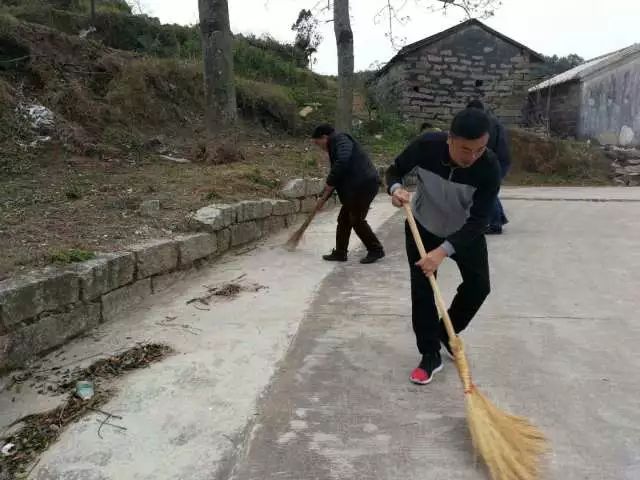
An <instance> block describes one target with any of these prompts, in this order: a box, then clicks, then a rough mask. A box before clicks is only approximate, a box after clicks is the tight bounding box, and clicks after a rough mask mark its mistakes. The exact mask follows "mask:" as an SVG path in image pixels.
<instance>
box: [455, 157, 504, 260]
mask: <svg viewBox="0 0 640 480" xmlns="http://www.w3.org/2000/svg"><path fill="white" fill-rule="evenodd" d="M491 165H492V167H493V168H492V169H491V171H490V172H489V174H488V175H486V176H485V178H484V180H483V182H482V183H480V185H478V188H476V191H475V192H474V194H473V203H472V204H471V209H470V211H469V218H468V219H467V221H466V222H465V224H464V225H463V226H462V228H461V229H460V230H458V231H457V232H454V233H452V234H451V235H449V236H448V237H447V239H446V240H447V241H449V243H451V245H453V248H454V249H455V250H456V252H460V251H462V250H464V249H465V248H466V247H467V246H468V245H469V244H471V243H472V242H473V241H474V240H476V239H477V238H478V237H479V236H480V235H482V234H484V233H485V232H486V230H487V226H488V225H489V219H490V218H491V214H492V212H493V207H494V205H495V201H496V197H497V195H498V192H499V190H500V172H499V168H498V164H497V162H495V161H493V162H492V163H491Z"/></svg>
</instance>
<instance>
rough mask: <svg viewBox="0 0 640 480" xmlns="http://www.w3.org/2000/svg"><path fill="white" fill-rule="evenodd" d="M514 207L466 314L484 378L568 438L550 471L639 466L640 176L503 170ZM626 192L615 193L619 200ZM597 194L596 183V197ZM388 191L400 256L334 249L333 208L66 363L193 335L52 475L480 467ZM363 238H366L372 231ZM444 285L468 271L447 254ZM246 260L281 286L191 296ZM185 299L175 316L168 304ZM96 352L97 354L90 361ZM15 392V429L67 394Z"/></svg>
mask: <svg viewBox="0 0 640 480" xmlns="http://www.w3.org/2000/svg"><path fill="white" fill-rule="evenodd" d="M504 196H505V197H506V198H509V200H507V201H506V202H505V204H506V208H507V213H508V215H509V217H510V219H511V221H512V223H511V224H510V225H509V226H508V228H507V233H506V234H505V235H504V236H501V237H491V238H490V241H489V246H490V255H491V266H492V273H493V292H492V294H491V296H490V298H489V300H488V302H487V303H486V304H485V306H484V307H483V309H482V310H481V313H480V314H479V316H478V317H477V318H476V319H475V320H474V322H473V323H472V326H471V328H470V329H469V330H468V331H467V332H466V333H465V334H464V338H465V340H466V343H467V350H468V353H469V355H470V360H471V365H472V373H473V374H474V379H475V380H476V382H477V384H478V385H479V386H480V388H482V389H483V391H484V392H485V393H486V394H488V396H489V397H490V398H492V399H493V400H495V401H496V402H497V403H498V404H499V405H501V406H503V407H504V408H506V409H508V410H510V411H512V412H514V413H518V414H522V415H526V416H528V417H529V418H530V419H531V420H532V421H534V423H536V424H537V425H539V426H540V427H541V428H542V429H543V430H544V431H545V432H546V433H547V435H548V436H549V437H550V439H551V441H552V447H553V453H552V455H550V457H549V459H548V465H549V468H548V475H547V478H549V479H557V480H577V479H580V480H584V479H594V480H596V479H597V480H601V479H603V480H604V479H612V480H613V479H615V480H638V479H640V400H639V399H638V392H640V375H638V370H639V369H640V353H638V350H637V345H639V344H640V322H639V321H638V319H637V318H636V316H637V315H638V308H637V307H638V304H639V301H638V298H640V296H639V295H638V291H639V288H638V287H639V285H640V248H639V245H638V242H639V241H640V203H638V202H639V201H640V189H580V190H577V189H505V191H504ZM608 199H612V200H615V201H607V200H608ZM592 200H599V201H592ZM393 214H394V210H393V209H392V208H391V207H390V206H389V204H388V199H387V198H385V197H384V196H383V197H381V198H380V199H379V200H378V201H377V202H376V204H375V206H374V209H373V211H372V223H373V224H374V225H375V226H376V227H379V231H380V232H381V235H382V237H383V238H384V240H385V245H386V247H387V250H388V254H389V256H388V257H387V258H386V259H385V260H384V261H383V262H381V263H379V264H375V265H371V266H366V267H365V266H361V265H359V264H358V263H357V261H356V260H357V255H356V257H355V258H354V261H351V262H350V263H348V264H343V265H332V264H326V263H323V262H321V261H319V260H318V257H319V255H320V254H321V253H323V252H325V251H327V250H328V249H329V248H330V246H331V243H332V241H333V232H334V219H335V212H330V213H327V214H325V215H323V216H322V217H321V218H319V219H318V222H314V224H313V226H312V229H311V230H310V232H309V234H308V235H307V237H306V242H305V244H304V245H302V247H301V249H300V250H299V251H298V252H297V253H295V254H290V253H286V252H284V251H282V250H281V249H279V248H278V245H280V244H281V243H282V241H283V240H284V239H285V238H286V234H283V235H281V236H279V237H276V238H274V239H272V240H270V241H269V242H267V243H266V244H261V245H258V247H257V248H256V249H255V250H251V251H248V252H246V253H244V254H242V255H234V254H232V255H228V256H226V257H225V258H224V259H223V261H222V262H220V263H218V264H216V265H214V266H213V267H211V268H208V269H206V270H204V271H200V272H198V273H197V274H194V275H191V276H188V277H185V278H184V279H182V281H181V282H180V283H179V284H178V285H177V286H176V287H174V288H173V289H172V290H170V291H169V292H168V293H167V294H166V295H163V296H161V297H158V296H155V297H152V298H151V299H150V301H149V302H148V303H146V304H143V305H140V308H139V309H137V310H135V311H132V312H129V313H127V314H126V315H123V317H122V318H121V319H120V320H119V321H117V322H113V323H110V324H107V325H103V326H101V327H100V329H98V330H97V331H96V332H94V333H93V335H92V336H91V337H90V338H85V339H80V340H78V341H76V342H74V343H73V344H71V345H69V346H67V347H65V348H64V349H63V350H64V354H62V355H61V354H60V352H54V353H53V354H52V355H51V357H49V359H48V360H47V364H48V365H50V366H56V365H57V364H60V363H64V359H66V361H67V362H68V361H69V360H70V359H72V358H76V359H81V358H87V357H93V356H95V355H96V354H108V353H109V352H114V351H117V350H119V349H121V348H125V347H127V346H131V345H133V344H135V342H136V341H143V340H145V341H162V342H167V343H169V344H170V345H172V346H173V347H174V349H175V350H176V354H175V355H173V356H171V357H169V358H167V359H165V360H164V361H163V362H161V363H158V364H155V365H153V366H152V367H151V368H148V369H144V370H140V371H138V372H135V373H133V374H131V375H129V376H126V377H123V378H121V379H119V380H118V381H117V382H116V383H115V384H114V385H113V386H114V387H115V388H116V389H117V392H118V393H117V395H116V396H115V398H114V399H113V400H112V401H111V402H110V403H109V404H108V405H106V406H105V407H104V410H105V411H108V412H111V413H114V414H117V415H120V416H122V417H123V419H122V421H121V422H119V423H120V424H121V425H123V426H125V427H127V430H126V431H118V430H114V429H103V430H102V435H103V437H104V439H102V440H101V439H99V438H98V436H97V426H98V422H97V420H98V419H99V418H101V416H99V415H97V414H96V415H89V416H87V417H86V418H84V419H83V420H82V421H80V422H78V423H77V424H75V425H72V426H71V427H69V428H68V429H67V430H66V431H65V432H64V433H63V434H62V436H61V438H60V439H59V441H58V442H57V443H56V444H55V445H53V446H52V447H51V448H50V449H49V451H48V452H47V453H46V454H45V455H44V456H43V457H42V459H41V461H40V463H39V464H38V465H37V467H36V468H35V469H34V471H33V473H32V475H31V476H30V478H31V479H35V480H58V479H64V480H128V479H135V480H142V479H144V480H146V479H149V480H151V479H154V480H169V479H172V480H173V479H184V480H200V479H203V480H204V479H207V480H211V479H213V480H228V479H234V480H266V479H288V480H331V479H357V480H369V479H371V480H374V479H375V480H383V479H384V480H396V479H403V480H411V479H420V480H431V479H433V480H436V479H437V480H442V479H448V480H449V479H450V480H458V479H460V480H466V479H483V478H485V476H484V475H483V473H482V470H481V469H478V468H476V466H475V465H474V459H473V457H472V455H471V450H470V444H469V439H468V436H467V430H466V423H465V418H464V410H463V404H462V401H463V399H462V394H461V389H460V385H459V383H458V379H457V376H456V373H455V367H454V366H453V364H452V363H448V364H447V365H446V367H445V369H444V371H443V372H442V373H441V374H440V375H439V376H438V377H437V379H436V380H435V381H434V382H433V383H432V384H431V385H429V386H426V387H421V388H419V387H416V386H413V385H411V384H409V382H408V375H409V372H410V370H411V369H412V368H413V367H414V366H415V365H416V363H417V361H418V355H417V351H416V349H415V346H414V338H413V334H412V332H411V326H410V317H409V314H410V305H409V284H408V271H407V268H408V267H407V265H406V260H405V257H404V249H403V232H402V218H401V216H399V214H396V215H395V216H392V215H393ZM355 243H356V242H354V244H355ZM441 273H442V274H441V276H440V279H441V282H442V285H443V287H444V292H445V295H446V296H447V298H449V299H450V298H451V294H452V292H453V289H454V288H455V286H456V283H457V281H458V275H457V272H456V271H455V270H454V267H453V265H451V264H447V265H446V266H445V267H444V268H443V270H442V272H441ZM242 274H246V275H247V276H246V277H245V278H244V280H243V281H244V282H245V283H246V284H252V283H256V284H260V285H263V286H265V287H267V288H266V289H263V290H260V291H258V292H253V293H249V292H247V293H244V294H241V295H240V297H238V298H236V299H235V300H231V301H222V302H217V303H215V304H213V305H212V307H211V309H210V310H207V311H201V310H197V309H195V308H194V307H193V305H192V304H191V305H187V304H186V301H187V300H189V299H191V298H194V297H196V296H198V295H201V294H202V293H204V292H205V291H206V288H205V287H204V285H218V284H220V283H221V282H226V281H229V280H231V279H234V278H236V277H238V276H239V275H242ZM167 317H169V318H174V317H175V321H172V322H170V323H173V324H174V325H167V322H166V321H165V320H166V319H167ZM94 360H95V358H92V359H90V358H87V360H85V361H84V362H83V363H84V364H87V363H90V362H91V361H94ZM12 397H15V394H14V393H11V394H8V393H7V392H3V393H1V394H0V429H2V427H3V426H5V425H7V424H9V423H10V422H11V421H12V420H14V419H15V418H17V417H19V416H20V415H22V414H24V413H31V412H34V411H38V410H45V409H47V408H50V407H51V406H53V405H55V404H56V403H57V402H59V401H60V400H59V399H56V398H47V397H43V396H40V395H37V394H36V393H35V392H33V391H30V390H29V389H28V388H27V389H23V391H22V392H21V394H20V395H19V399H17V400H16V401H15V402H14V401H12Z"/></svg>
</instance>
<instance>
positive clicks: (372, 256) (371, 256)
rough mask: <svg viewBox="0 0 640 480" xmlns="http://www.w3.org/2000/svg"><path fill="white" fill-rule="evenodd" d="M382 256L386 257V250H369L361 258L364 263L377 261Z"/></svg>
mask: <svg viewBox="0 0 640 480" xmlns="http://www.w3.org/2000/svg"><path fill="white" fill-rule="evenodd" d="M381 258H384V250H378V251H374V252H367V256H366V257H364V258H363V259H362V260H360V263H362V264H365V265H366V264H369V263H375V262H377V261H378V260H380V259H381Z"/></svg>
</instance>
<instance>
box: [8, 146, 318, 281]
mask: <svg viewBox="0 0 640 480" xmlns="http://www.w3.org/2000/svg"><path fill="white" fill-rule="evenodd" d="M192 135H193V134H192ZM183 138H184V137H183ZM174 145H175V144H174ZM189 147H190V145H180V144H177V145H176V146H175V147H174V148H175V149H176V150H177V151H178V153H177V154H176V155H177V156H187V157H189V152H188V148H189ZM307 149H308V145H307V143H306V141H301V140H296V139H287V140H285V141H282V140H281V141H279V142H274V141H273V140H271V139H269V138H268V137H263V138H260V137H255V136H254V138H253V139H250V140H249V139H246V138H245V139H244V144H243V151H244V155H245V157H246V159H245V160H243V161H240V162H237V163H232V164H228V165H211V164H206V163H202V164H201V163H188V164H176V163H173V162H170V161H167V160H163V159H161V158H160V157H159V156H153V155H150V156H146V155H145V156H142V158H141V159H140V161H138V160H135V159H131V160H125V159H119V158H112V159H110V160H108V161H106V160H103V161H101V160H98V159H92V158H87V157H79V156H72V155H63V156H49V157H40V158H39V159H38V163H36V164H35V165H34V168H33V169H32V171H33V173H32V174H31V175H21V176H13V177H4V176H3V177H2V178H1V179H0V243H1V244H2V246H3V248H2V250H3V252H2V253H3V255H2V256H1V257H0V278H2V277H3V276H7V275H9V274H10V273H11V272H15V271H17V270H24V269H29V268H32V267H35V266H41V265H44V264H47V263H48V262H49V261H50V258H51V255H52V253H53V252H55V251H66V250H69V249H78V250H83V251H89V252H98V251H111V250H115V249H119V248H124V247H125V246H127V245H130V244H131V243H135V242H137V241H140V240H143V239H146V238H162V237H166V236H168V235H171V234H172V232H175V231H180V230H182V227H183V222H184V221H185V218H186V216H187V214H188V213H189V212H191V211H193V210H195V209H197V208H200V207H202V206H204V205H207V204H210V203H214V202H224V201H229V202H232V201H237V200H242V199H252V198H274V197H277V196H278V194H279V190H280V187H281V185H282V184H283V183H284V182H285V181H286V180H288V179H290V178H293V177H300V176H303V175H307V176H310V175H315V176H317V175H321V172H322V168H321V167H320V166H319V165H320V164H323V163H324V162H322V161H320V162H310V159H311V158H315V157H316V156H318V155H319V153H316V152H313V151H308V150H307ZM183 151H186V154H184V155H183V154H182V153H181V152H183ZM69 192H72V193H73V195H69ZM152 199H153V200H159V201H160V204H161V210H160V215H159V216H158V217H157V218H145V217H141V216H140V215H139V213H138V207H139V205H140V203H141V202H142V201H144V200H152Z"/></svg>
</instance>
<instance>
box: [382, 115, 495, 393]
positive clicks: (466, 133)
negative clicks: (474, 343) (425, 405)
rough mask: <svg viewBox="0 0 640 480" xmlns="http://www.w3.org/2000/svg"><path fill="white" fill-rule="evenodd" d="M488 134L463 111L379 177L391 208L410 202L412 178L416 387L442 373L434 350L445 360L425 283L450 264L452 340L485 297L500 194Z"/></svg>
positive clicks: (481, 121) (484, 122)
mask: <svg viewBox="0 0 640 480" xmlns="http://www.w3.org/2000/svg"><path fill="white" fill-rule="evenodd" d="M489 129H490V122H489V119H488V117H487V115H486V114H485V113H484V112H483V111H481V110H478V109H475V108H467V109H465V110H463V111H461V112H460V113H458V114H457V115H456V116H455V118H454V119H453V122H452V124H451V129H450V131H449V132H435V133H427V134H424V135H422V136H421V137H419V138H418V139H417V140H415V141H414V142H413V143H411V144H410V145H409V146H408V147H407V148H406V149H405V151H404V152H402V153H401V154H400V156H399V157H398V158H396V160H395V162H394V163H393V165H391V167H389V169H388V170H387V175H386V176H387V178H386V180H387V185H389V193H390V194H391V195H392V201H393V204H394V205H395V206H397V207H400V206H402V205H403V204H404V203H408V202H409V201H411V199H410V194H409V192H407V191H406V190H405V189H404V188H403V186H402V178H403V177H404V176H405V175H407V174H408V173H409V172H411V171H412V170H413V169H414V168H415V167H417V174H418V186H417V190H416V193H415V194H414V196H413V200H412V201H411V206H412V210H413V213H414V216H415V218H416V221H417V223H418V228H419V230H420V234H421V236H422V239H423V241H424V244H425V248H426V249H427V252H428V255H427V257H426V258H424V259H420V254H419V252H418V249H417V247H416V245H415V242H414V240H413V237H412V235H411V231H410V229H409V226H408V225H407V226H406V249H407V257H408V259H409V265H410V268H411V305H412V320H413V329H414V332H415V334H416V340H417V344H418V350H419V351H420V353H421V354H422V361H421V362H420V364H419V366H418V367H417V368H416V369H415V370H414V371H413V372H412V373H411V376H410V379H411V381H412V382H414V383H417V384H421V385H424V384H427V383H429V382H430V381H431V380H432V378H433V375H434V373H436V372H437V371H439V370H440V369H441V368H442V360H441V357H440V345H441V344H442V345H443V346H444V347H445V348H446V349H447V352H448V353H449V354H451V351H450V350H449V343H448V336H447V333H446V330H445V329H444V326H443V325H442V324H441V323H440V321H439V318H438V311H437V308H436V304H435V301H434V297H433V291H432V290H431V285H430V283H429V281H428V279H427V278H426V276H425V275H431V274H435V273H436V272H437V269H438V267H439V266H440V264H441V263H442V262H443V261H444V259H445V258H447V257H449V258H451V259H452V260H454V261H455V262H456V263H457V265H458V268H459V269H460V273H461V275H462V284H461V285H460V286H459V287H458V292H457V294H456V296H455V298H454V299H453V302H452V304H451V308H450V309H449V314H450V316H451V320H452V322H453V324H454V328H455V330H456V333H457V332H460V331H462V330H463V329H464V328H466V326H467V325H468V324H469V322H470V321H471V319H472V318H473V317H474V315H475V314H476V313H477V311H478V310H479V308H480V306H481V305H482V303H483V302H484V300H485V299H486V297H487V295H488V294H489V290H490V282H489V263H488V256H487V244H486V240H485V237H484V233H485V232H486V230H487V227H488V225H489V219H490V217H491V213H492V210H493V207H494V202H495V198H496V195H497V194H498V190H499V188H500V167H499V165H498V161H497V159H496V156H495V155H494V153H493V152H491V151H490V150H488V149H487V142H488V141H489Z"/></svg>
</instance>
